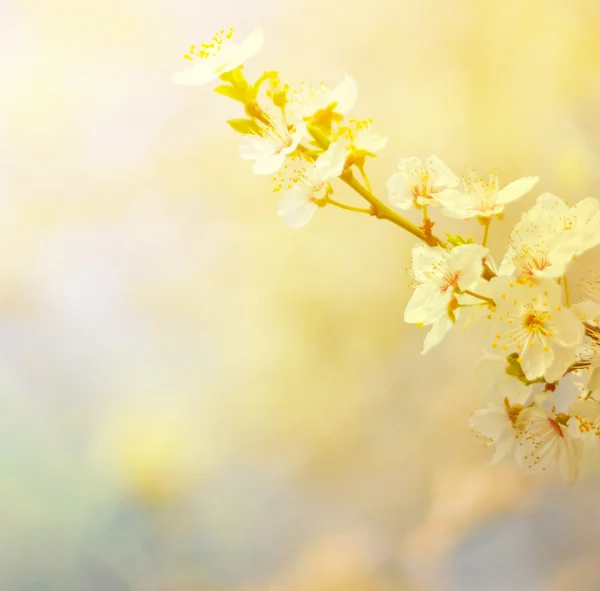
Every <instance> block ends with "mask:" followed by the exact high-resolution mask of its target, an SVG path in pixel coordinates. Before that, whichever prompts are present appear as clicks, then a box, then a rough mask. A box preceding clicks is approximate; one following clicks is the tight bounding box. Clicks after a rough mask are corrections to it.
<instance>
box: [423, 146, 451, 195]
mask: <svg viewBox="0 0 600 591" xmlns="http://www.w3.org/2000/svg"><path fill="white" fill-rule="evenodd" d="M425 166H426V167H427V168H428V169H429V170H430V171H432V172H434V173H435V174H434V178H433V179H432V183H433V184H434V185H435V186H437V187H455V186H456V185H458V177H457V176H456V175H455V174H454V173H453V172H452V171H451V170H450V169H449V168H448V167H447V166H446V165H445V164H444V163H443V162H442V161H441V160H440V159H439V158H438V157H437V156H434V155H433V154H432V155H431V156H429V158H427V159H426V160H425Z"/></svg>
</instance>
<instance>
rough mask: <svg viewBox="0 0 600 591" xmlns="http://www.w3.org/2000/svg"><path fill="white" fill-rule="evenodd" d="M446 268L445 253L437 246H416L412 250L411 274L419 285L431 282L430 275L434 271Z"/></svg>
mask: <svg viewBox="0 0 600 591" xmlns="http://www.w3.org/2000/svg"><path fill="white" fill-rule="evenodd" d="M446 266H447V253H446V251H445V250H444V249H443V248H441V247H439V246H427V245H425V244H417V245H416V246H414V247H413V249H412V272H413V276H414V278H415V279H416V280H417V281H419V282H420V283H429V282H431V273H432V272H433V271H434V270H435V269H440V268H444V267H446Z"/></svg>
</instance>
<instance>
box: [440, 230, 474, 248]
mask: <svg viewBox="0 0 600 591" xmlns="http://www.w3.org/2000/svg"><path fill="white" fill-rule="evenodd" d="M446 237H447V238H448V242H449V243H450V244H451V245H452V246H462V245H463V244H473V243H474V241H473V238H471V237H469V238H467V239H466V240H465V239H464V238H463V237H462V236H461V235H460V234H449V233H448V232H446Z"/></svg>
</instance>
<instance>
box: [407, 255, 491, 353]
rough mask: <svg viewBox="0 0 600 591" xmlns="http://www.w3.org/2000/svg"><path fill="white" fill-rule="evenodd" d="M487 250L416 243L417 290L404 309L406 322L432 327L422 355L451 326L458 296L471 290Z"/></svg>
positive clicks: (414, 269) (413, 259)
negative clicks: (445, 247) (448, 247)
mask: <svg viewBox="0 0 600 591" xmlns="http://www.w3.org/2000/svg"><path fill="white" fill-rule="evenodd" d="M487 252H488V249H487V248H485V247H483V246H479V245H478V244H465V245H462V246H457V247H455V248H453V249H452V250H450V251H448V250H446V249H444V248H442V247H439V246H435V247H430V246H426V245H424V244H418V245H417V246H415V247H414V248H413V251H412V274H413V277H414V278H415V280H416V282H417V287H416V289H415V291H414V293H413V295H412V297H411V299H410V301H409V302H408V304H407V306H406V309H405V310H404V320H405V322H408V323H411V324H421V325H425V326H431V330H430V332H429V334H428V335H427V337H426V339H425V344H424V348H423V353H425V352H427V351H428V350H429V349H431V348H432V347H434V346H435V345H437V344H438V343H439V342H440V341H441V340H442V338H443V337H444V335H445V334H446V333H447V332H448V330H449V329H450V328H451V327H452V324H453V318H452V315H451V313H453V312H454V310H456V308H457V306H456V304H457V303H458V299H457V297H459V296H460V294H461V293H462V292H464V291H467V290H470V289H471V288H472V287H474V286H475V285H476V284H477V282H478V281H479V279H480V277H481V273H482V271H483V257H485V255H486V254H487Z"/></svg>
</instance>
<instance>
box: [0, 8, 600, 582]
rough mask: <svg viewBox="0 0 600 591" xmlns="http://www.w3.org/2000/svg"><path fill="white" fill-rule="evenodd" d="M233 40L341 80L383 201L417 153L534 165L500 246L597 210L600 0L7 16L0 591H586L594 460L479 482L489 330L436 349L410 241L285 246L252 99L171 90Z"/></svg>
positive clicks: (2, 123) (599, 541) (372, 223)
mask: <svg viewBox="0 0 600 591" xmlns="http://www.w3.org/2000/svg"><path fill="white" fill-rule="evenodd" d="M230 25H232V26H234V27H235V28H236V29H237V34H238V35H239V36H240V37H241V36H243V35H245V34H246V33H248V32H249V31H250V30H252V29H253V28H254V27H255V26H261V27H263V29H264V31H265V37H266V43H265V48H264V50H263V52H262V53H261V54H259V56H257V57H256V58H254V59H253V60H252V61H251V62H249V63H248V64H247V66H246V72H247V73H248V75H249V76H250V77H258V75H259V74H260V73H261V72H262V71H263V70H265V69H279V70H280V73H281V77H282V79H283V80H284V81H286V80H287V81H289V82H291V83H292V84H294V83H299V82H300V81H302V80H306V81H307V82H319V81H321V80H322V81H325V83H327V84H328V85H334V84H336V83H337V82H338V81H339V80H340V79H341V78H342V76H343V75H344V74H345V73H349V74H352V75H353V76H355V77H356V79H357V81H358V84H359V92H360V94H359V100H358V103H357V105H356V108H355V111H354V113H353V114H354V115H355V116H358V117H373V118H374V119H375V127H376V129H377V130H378V131H379V132H381V133H383V134H384V135H387V136H388V137H389V144H388V147H387V148H386V150H385V151H384V152H383V153H382V154H381V156H380V157H379V158H378V159H377V161H376V162H374V163H372V165H371V168H370V171H371V178H372V180H373V183H374V187H375V190H376V192H378V193H379V194H380V195H382V196H384V195H385V192H384V191H385V181H386V180H387V178H388V177H389V176H390V175H391V174H392V173H393V171H394V170H395V167H396V163H397V161H398V159H399V158H400V157H406V156H413V155H419V156H427V155H429V154H430V153H434V154H436V155H438V156H439V157H440V158H442V160H444V161H445V162H446V163H447V164H448V165H449V166H450V167H451V168H453V169H454V170H455V171H457V172H461V171H462V170H463V169H464V167H465V166H475V167H477V168H478V170H480V172H481V173H485V172H487V171H488V170H489V169H490V168H492V167H496V168H497V169H498V170H499V174H500V179H501V182H503V183H507V182H509V181H510V180H513V179H515V178H518V177H520V176H524V175H539V176H540V177H541V178H542V181H541V182H540V184H539V185H538V187H536V190H535V191H534V192H533V193H532V194H531V195H529V196H527V197H526V198H524V199H523V200H521V201H520V202H519V203H518V204H516V205H515V206H514V207H513V209H512V210H510V212H509V214H508V215H507V217H506V220H505V222H504V223H503V224H494V225H493V226H492V229H491V246H492V249H493V251H494V253H495V255H496V257H497V258H499V257H500V256H501V255H502V251H503V248H504V247H505V246H506V240H507V236H508V234H509V232H510V229H511V227H512V224H513V223H514V222H515V220H516V219H518V216H519V215H520V212H521V211H522V210H523V209H524V208H525V207H527V206H529V205H531V204H532V203H533V201H534V199H535V197H536V195H537V194H539V193H540V192H542V191H546V190H551V191H552V192H554V193H556V194H557V195H559V196H561V197H563V198H565V199H567V200H571V201H577V200H579V199H580V198H583V197H586V196H589V195H596V196H598V189H597V182H598V176H599V175H600V162H599V159H598V154H599V150H600V115H599V113H598V105H599V104H600V75H599V68H600V5H599V4H598V2H597V1H596V0H574V1H572V2H569V3H566V2H562V1H558V0H530V1H528V2H522V1H521V0H486V1H481V0H453V1H448V0H424V1H422V2H409V0H394V1H391V0H370V1H369V2H368V3H364V2H359V1H358V0H349V1H346V2H341V0H303V1H302V2H291V1H288V0H223V2H211V1H208V0H104V1H100V0H88V1H87V2H79V3H77V2H72V1H69V0H0V33H1V34H0V49H1V54H0V55H1V57H0V74H1V76H2V81H3V85H2V91H1V93H0V107H1V108H0V163H1V169H0V589H1V590H7V591H37V590H40V591H46V590H48V591H54V590H56V591H59V590H60V591H68V590H74V591H79V590H81V591H127V590H134V591H137V590H140V591H192V590H193V591H354V590H356V591H371V590H381V591H405V590H406V591H438V590H439V591H459V590H460V591H462V590H465V591H471V590H473V591H475V590H477V591H480V590H483V589H485V590H491V591H495V590H504V589H511V590H512V591H521V590H523V591H532V590H533V591H536V590H547V591H562V590H570V589H574V588H577V589H579V590H582V591H587V590H596V589H598V588H600V566H599V565H598V561H597V556H598V551H599V550H600V533H599V532H598V530H597V528H594V527H590V524H593V523H594V522H596V521H597V520H598V519H599V518H600V507H599V505H598V502H597V498H598V493H599V492H600V487H599V486H598V479H597V477H596V475H595V472H596V471H595V468H594V465H590V466H587V467H586V468H585V470H584V475H583V478H582V479H581V482H579V483H578V484H577V485H575V486H572V487H567V486H565V485H563V484H561V483H560V482H558V481H557V480H556V479H555V478H554V477H553V476H552V475H549V476H544V477H538V476H534V477H531V476H529V475H525V474H522V473H521V472H520V471H519V470H518V469H516V468H515V467H513V465H512V464H510V463H507V464H501V465H498V466H494V467H491V466H489V465H487V461H488V459H489V457H490V454H489V453H488V452H489V450H485V449H483V448H482V447H481V444H480V442H479V441H477V440H476V439H475V438H474V437H473V436H472V435H471V433H470V432H469V429H468V427H467V416H468V413H469V412H471V411H472V410H474V409H475V408H478V407H479V406H480V405H481V392H480V391H479V390H478V388H477V384H475V383H474V382H473V379H472V370H473V365H474V363H475V362H476V361H477V359H478V358H479V356H480V353H481V349H482V347H483V345H484V343H485V339H484V338H483V335H481V334H480V333H479V332H477V329H474V330H473V331H471V332H469V333H467V334H464V333H461V332H460V331H458V330H456V331H454V332H453V334H451V335H450V336H449V338H448V339H447V341H446V342H444V343H443V344H442V346H441V347H440V348H439V349H436V350H434V351H432V352H431V354H429V355H428V356H426V357H423V356H421V355H420V354H419V352H420V349H421V344H422V339H423V338H424V334H425V333H424V331H422V330H421V329H419V328H417V327H415V326H405V325H404V324H403V321H402V314H403V309H404V306H405V305H406V302H407V300H408V298H409V296H410V290H409V288H408V281H409V278H408V277H407V275H406V272H405V269H406V267H407V266H408V265H409V263H410V249H411V247H412V245H413V240H412V239H411V237H410V236H408V235H405V234H403V233H402V232H401V231H400V230H399V229H398V228H396V227H394V226H392V225H391V224H386V223H385V222H383V221H377V220H374V219H370V218H366V217H365V218H363V217H361V216H359V215H353V214H351V213H348V212H343V211H341V210H335V209H334V210H332V211H330V210H329V209H326V210H323V211H320V212H319V213H318V215H317V216H316V217H315V219H314V220H313V222H311V224H310V225H309V226H307V227H306V228H305V229H304V230H302V231H293V230H290V229H287V228H286V227H284V225H283V224H282V222H281V220H280V219H278V218H277V216H276V207H277V196H276V195H273V194H272V193H271V189H272V185H271V182H270V180H269V179H265V178H257V177H255V176H253V175H252V174H251V171H250V166H249V164H248V163H247V162H243V161H241V160H239V158H238V155H237V146H238V141H239V137H238V136H236V134H235V133H233V132H232V131H231V130H230V129H229V128H228V127H227V126H226V124H225V119H227V118H233V117H237V116H239V111H238V105H237V104H235V103H232V102H230V101H227V100H226V99H224V98H223V97H220V96H218V95H216V94H214V93H212V92H211V90H210V88H209V87H206V88H190V87H183V86H177V85H175V84H172V83H171V75H172V73H173V72H174V71H176V70H179V69H181V68H182V67H183V66H184V65H185V62H184V61H183V53H184V52H185V51H186V50H187V48H188V47H189V45H190V44H191V43H199V42H203V41H206V40H207V39H209V38H210V37H211V36H212V34H213V33H214V32H215V31H217V30H219V29H221V28H224V27H228V26H230ZM339 197H340V198H343V199H346V198H347V199H348V200H349V201H350V202H351V201H352V200H353V199H354V197H353V196H352V195H350V194H346V193H344V192H343V191H341V192H340V193H339ZM444 224H445V225H444V228H445V229H448V230H455V231H456V230H461V228H462V230H461V231H462V232H464V233H465V234H469V233H471V232H472V233H473V234H474V235H475V236H478V234H477V233H478V232H480V228H479V227H478V226H477V224H473V225H472V226H468V227H467V228H466V229H465V227H464V226H461V225H460V224H449V223H447V222H446V221H445V222H444ZM597 263H598V255H597V253H596V254H594V253H591V254H590V255H589V256H588V257H587V258H585V260H582V261H579V263H578V264H579V265H580V266H579V269H581V270H582V271H577V270H576V271H575V273H578V272H581V273H584V272H587V270H588V269H589V268H591V267H593V266H594V265H595V264H597Z"/></svg>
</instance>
